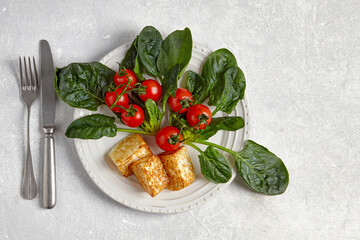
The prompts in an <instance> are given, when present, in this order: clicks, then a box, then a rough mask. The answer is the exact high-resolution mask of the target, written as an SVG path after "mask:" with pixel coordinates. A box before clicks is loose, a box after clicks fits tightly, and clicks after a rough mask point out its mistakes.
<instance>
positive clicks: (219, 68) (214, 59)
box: [195, 48, 237, 104]
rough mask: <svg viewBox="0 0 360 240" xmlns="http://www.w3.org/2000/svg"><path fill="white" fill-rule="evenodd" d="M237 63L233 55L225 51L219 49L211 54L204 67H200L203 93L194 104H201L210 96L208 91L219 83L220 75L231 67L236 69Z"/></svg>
mask: <svg viewBox="0 0 360 240" xmlns="http://www.w3.org/2000/svg"><path fill="white" fill-rule="evenodd" d="M236 66H237V62H236V59H235V57H234V55H233V54H232V53H231V52H230V51H229V50H227V49H225V48H221V49H218V50H216V51H215V52H213V53H212V54H210V55H209V57H208V58H207V59H206V61H205V63H204V66H203V67H202V71H201V76H202V77H203V78H204V79H205V83H206V84H205V86H206V89H204V93H203V94H202V95H201V98H199V99H197V101H196V102H195V103H196V104H198V103H203V102H204V101H205V99H206V98H207V97H209V95H210V90H211V89H212V88H213V87H214V85H215V83H216V82H217V81H219V79H220V78H221V77H222V75H223V74H224V73H225V72H226V71H227V70H228V69H229V68H232V67H236Z"/></svg>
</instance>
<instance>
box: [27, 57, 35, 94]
mask: <svg viewBox="0 0 360 240" xmlns="http://www.w3.org/2000/svg"><path fill="white" fill-rule="evenodd" d="M28 62H29V73H30V78H29V82H30V90H35V89H36V85H35V84H36V83H35V80H34V76H33V73H32V67H31V61H30V57H28Z"/></svg>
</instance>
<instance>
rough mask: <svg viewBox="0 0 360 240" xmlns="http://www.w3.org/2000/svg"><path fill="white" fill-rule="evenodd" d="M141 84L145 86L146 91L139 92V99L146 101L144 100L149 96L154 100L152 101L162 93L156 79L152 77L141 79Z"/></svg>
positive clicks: (155, 100)
mask: <svg viewBox="0 0 360 240" xmlns="http://www.w3.org/2000/svg"><path fill="white" fill-rule="evenodd" d="M141 84H142V85H143V86H144V87H145V88H146V89H145V91H146V93H143V94H141V93H140V94H139V97H140V98H141V100H143V101H144V102H146V100H148V99H149V98H150V99H152V100H154V102H157V101H159V99H160V98H161V95H162V87H161V85H160V84H159V83H158V82H157V81H155V80H153V79H147V80H145V81H143V82H142V83H141ZM140 88H141V87H140Z"/></svg>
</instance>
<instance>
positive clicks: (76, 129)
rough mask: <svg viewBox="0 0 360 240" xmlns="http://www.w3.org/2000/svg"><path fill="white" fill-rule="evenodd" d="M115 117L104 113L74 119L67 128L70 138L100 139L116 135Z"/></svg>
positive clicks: (66, 133) (67, 134)
mask: <svg viewBox="0 0 360 240" xmlns="http://www.w3.org/2000/svg"><path fill="white" fill-rule="evenodd" d="M114 122H115V118H113V117H109V116H106V115H103V114H93V115H88V116H85V117H82V118H79V119H76V120H75V121H73V122H72V123H71V124H70V125H69V127H68V128H67V129H66V132H65V135H66V136H67V137H68V138H81V139H99V138H102V137H104V136H107V137H114V136H115V135H116V132H117V127H116V125H115V123H114Z"/></svg>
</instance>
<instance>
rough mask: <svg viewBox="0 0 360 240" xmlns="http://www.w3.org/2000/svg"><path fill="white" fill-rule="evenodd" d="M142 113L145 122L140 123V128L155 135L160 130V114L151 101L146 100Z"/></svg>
mask: <svg viewBox="0 0 360 240" xmlns="http://www.w3.org/2000/svg"><path fill="white" fill-rule="evenodd" d="M144 113H145V120H144V122H143V123H142V125H141V128H142V129H144V130H145V131H147V132H150V133H153V134H156V133H157V132H158V131H159V129H160V124H161V122H160V118H161V112H160V110H159V108H158V106H157V104H156V103H155V102H154V101H153V100H152V99H148V100H146V102H145V111H144Z"/></svg>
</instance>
